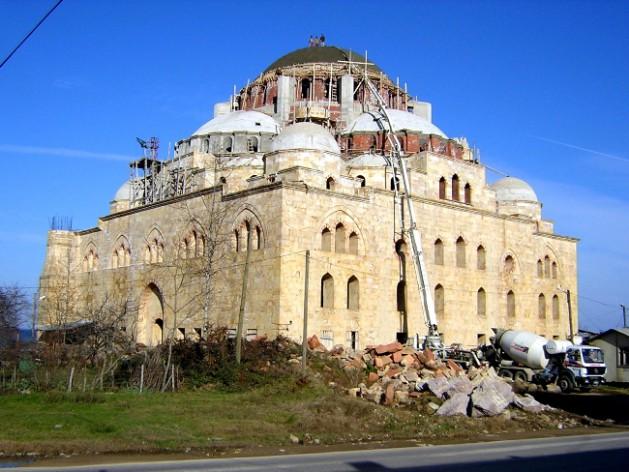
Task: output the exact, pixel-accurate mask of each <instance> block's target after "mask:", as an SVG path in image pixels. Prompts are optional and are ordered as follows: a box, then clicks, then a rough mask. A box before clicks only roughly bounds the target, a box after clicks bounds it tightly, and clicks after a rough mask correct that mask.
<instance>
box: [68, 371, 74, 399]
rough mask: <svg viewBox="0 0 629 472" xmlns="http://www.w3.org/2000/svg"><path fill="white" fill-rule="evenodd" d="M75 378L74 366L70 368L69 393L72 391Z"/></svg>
mask: <svg viewBox="0 0 629 472" xmlns="http://www.w3.org/2000/svg"><path fill="white" fill-rule="evenodd" d="M73 379H74V366H72V368H71V369H70V378H68V393H70V392H71V391H72V380H73Z"/></svg>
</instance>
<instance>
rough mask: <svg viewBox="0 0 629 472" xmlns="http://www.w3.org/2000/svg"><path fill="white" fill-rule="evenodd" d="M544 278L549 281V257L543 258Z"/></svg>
mask: <svg viewBox="0 0 629 472" xmlns="http://www.w3.org/2000/svg"><path fill="white" fill-rule="evenodd" d="M544 277H546V278H547V279H550V257H548V256H546V257H544Z"/></svg>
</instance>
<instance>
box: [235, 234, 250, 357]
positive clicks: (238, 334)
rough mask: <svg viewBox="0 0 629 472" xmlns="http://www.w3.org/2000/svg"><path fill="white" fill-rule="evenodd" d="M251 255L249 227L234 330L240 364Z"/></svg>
mask: <svg viewBox="0 0 629 472" xmlns="http://www.w3.org/2000/svg"><path fill="white" fill-rule="evenodd" d="M250 256H251V228H249V231H247V255H246V257H245V273H244V274H243V276H242V291H241V294H240V310H239V311H238V329H237V330H236V364H240V358H241V355H242V330H243V325H244V323H245V302H246V301H247V279H248V278H249V277H248V276H249V257H250Z"/></svg>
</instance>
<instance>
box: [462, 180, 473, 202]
mask: <svg viewBox="0 0 629 472" xmlns="http://www.w3.org/2000/svg"><path fill="white" fill-rule="evenodd" d="M463 192H464V195H465V197H464V198H465V203H467V204H468V205H471V204H472V187H471V186H470V184H465V188H464V189H463Z"/></svg>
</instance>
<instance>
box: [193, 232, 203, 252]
mask: <svg viewBox="0 0 629 472" xmlns="http://www.w3.org/2000/svg"><path fill="white" fill-rule="evenodd" d="M195 234H196V237H197V251H196V256H197V257H203V256H204V255H205V238H204V237H203V235H202V234H198V233H195Z"/></svg>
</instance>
